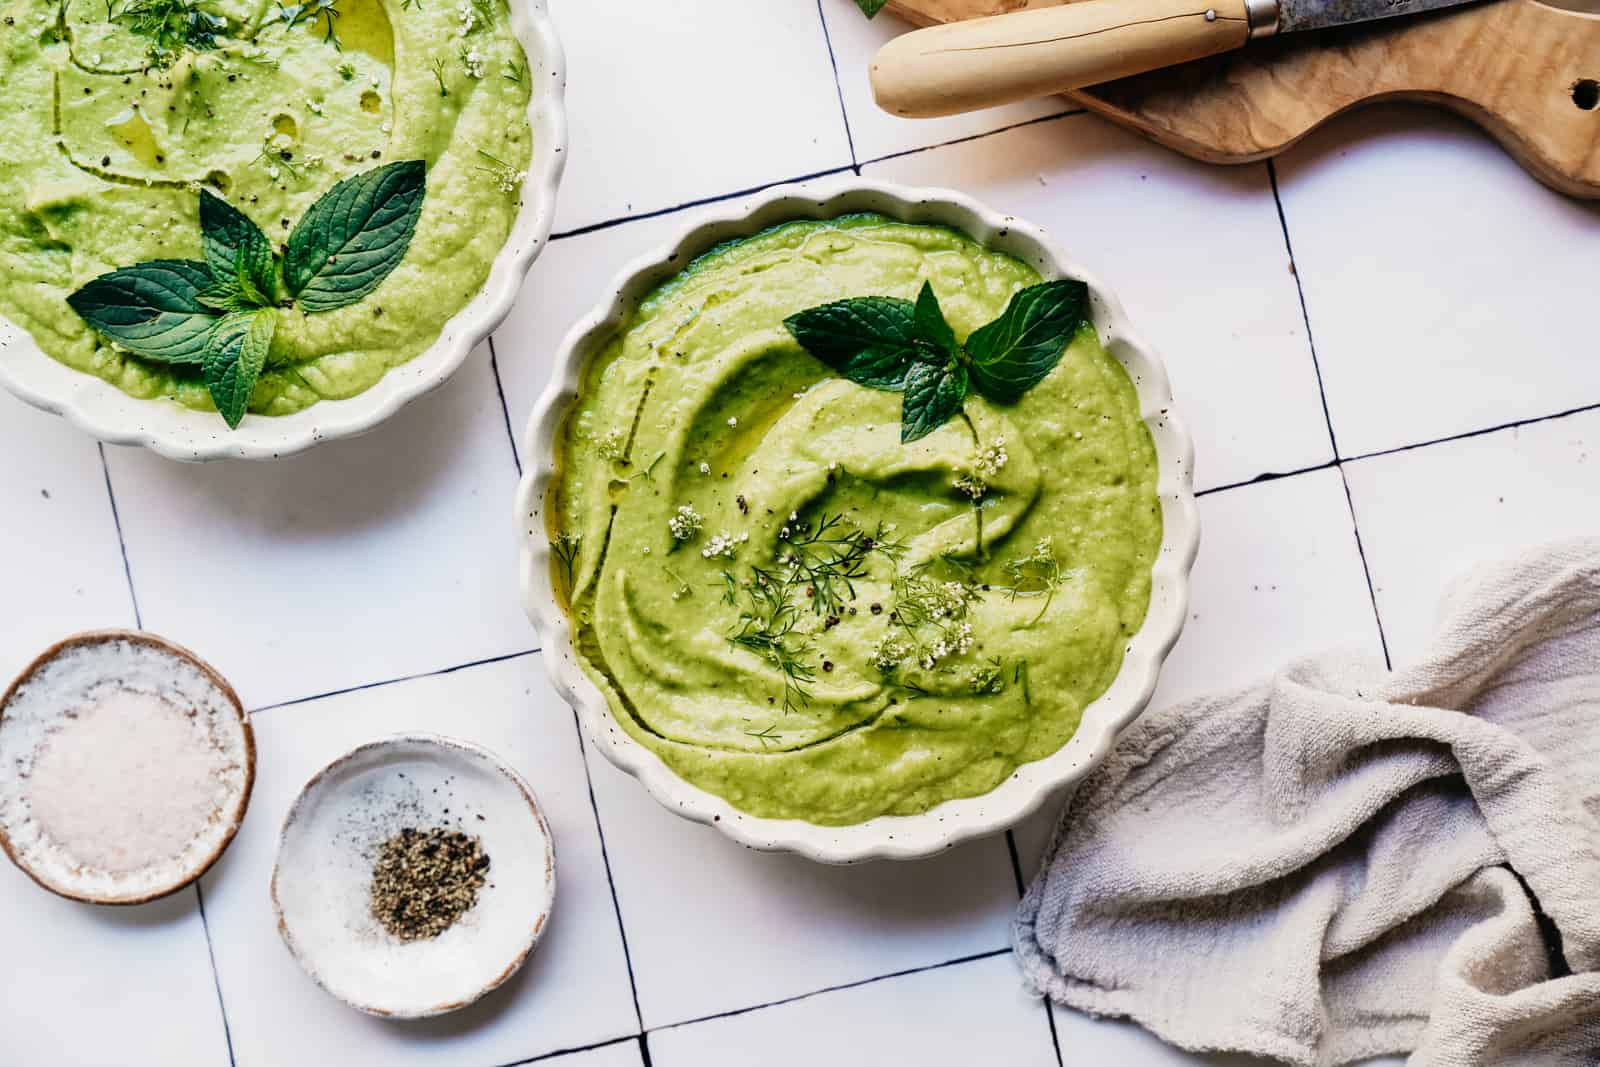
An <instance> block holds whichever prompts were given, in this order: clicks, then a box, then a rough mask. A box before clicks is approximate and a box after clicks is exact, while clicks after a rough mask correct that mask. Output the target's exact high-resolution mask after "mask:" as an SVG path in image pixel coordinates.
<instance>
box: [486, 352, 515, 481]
mask: <svg viewBox="0 0 1600 1067" xmlns="http://www.w3.org/2000/svg"><path fill="white" fill-rule="evenodd" d="M489 371H490V373H492V374H493V375H494V391H495V392H496V393H499V394H500V413H501V414H502V415H504V416H505V417H506V437H508V438H510V440H511V462H512V464H513V465H515V466H516V468H517V477H518V478H521V477H522V457H521V456H519V455H517V432H516V431H515V430H513V429H512V428H511V405H509V404H507V403H506V387H505V383H504V382H502V381H501V380H500V353H498V352H497V351H495V347H494V334H492V333H491V334H490V335H489Z"/></svg>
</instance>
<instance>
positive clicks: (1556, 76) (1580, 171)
mask: <svg viewBox="0 0 1600 1067" xmlns="http://www.w3.org/2000/svg"><path fill="white" fill-rule="evenodd" d="M1064 2H1066V0H890V2H889V9H890V10H892V11H895V12H897V13H898V14H900V15H903V16H904V17H906V18H908V19H910V20H911V21H912V22H916V23H919V24H922V25H928V24H931V23H937V22H950V21H953V20H955V19H963V18H975V17H977V16H979V15H995V14H1000V13H1001V12H1005V11H1016V10H1019V9H1022V8H1027V7H1045V6H1049V5H1052V4H1059V3H1064ZM1597 83H1600V15H1594V14H1582V13H1579V12H1576V11H1569V10H1566V9H1564V8H1557V7H1551V6H1548V5H1546V4H1544V3H1541V2H1539V0H1489V2H1486V3H1481V4H1478V5H1475V6H1470V7H1465V8H1458V9H1456V10H1452V11H1445V12H1439V13H1435V14H1431V15H1426V16H1420V17H1416V18H1404V19H1392V20H1389V21H1387V22H1383V23H1369V24H1367V25H1365V26H1355V27H1347V28H1344V29H1338V30H1330V31H1325V32H1322V33H1315V34H1304V35H1297V34H1289V35H1285V36H1283V37H1277V38H1271V39H1267V40H1263V41H1257V42H1252V43H1251V44H1249V45H1246V46H1245V47H1244V48H1243V49H1242V50H1240V51H1238V52H1234V53H1232V54H1229V55H1224V56H1216V57H1213V58H1211V59H1202V60H1198V61H1196V62H1194V63H1186V64H1184V65H1183V66H1180V67H1173V68H1171V69H1168V70H1163V71H1154V72H1152V73H1150V74H1141V75H1139V76H1138V77H1134V78H1124V79H1122V80H1121V81H1115V82H1108V83H1107V84H1105V85H1097V86H1094V87H1093V88H1091V89H1083V90H1078V91H1075V92H1073V93H1071V94H1069V95H1070V96H1072V97H1073V98H1074V99H1075V100H1077V101H1079V102H1080V103H1082V104H1083V105H1084V106H1086V107H1089V108H1091V109H1093V110H1094V111H1097V112H1099V113H1100V114H1102V115H1105V116H1106V117H1107V118H1110V119H1112V120H1114V121H1116V122H1119V123H1121V124H1122V125H1124V126H1129V127H1131V128H1133V129H1135V130H1137V131H1139V132H1140V133H1143V134H1145V135H1146V136H1148V137H1151V138H1153V139H1154V140H1156V141H1158V142H1160V143H1161V144H1164V145H1166V146H1168V147H1169V148H1174V149H1177V150H1178V151H1179V152H1182V153H1184V154H1185V155H1189V156H1193V157H1195V158H1196V159H1202V160H1206V161H1208V162H1212V163H1248V162H1252V161H1255V160H1259V159H1265V158H1267V157H1269V156H1273V155H1276V154H1277V153H1279V152H1281V151H1283V150H1284V149H1285V148H1287V147H1289V146H1290V145H1292V144H1294V143H1295V142H1296V141H1298V140H1299V139H1300V138H1302V137H1304V136H1305V135H1306V134H1308V133H1310V132H1311V131H1312V130H1313V129H1315V128H1316V127H1317V126H1319V125H1321V124H1322V123H1323V122H1325V121H1327V120H1328V119H1330V118H1332V117H1333V116H1335V115H1338V114H1339V113H1340V112H1343V111H1347V110H1349V109H1350V108H1353V107H1357V106H1360V105H1361V104H1364V103H1367V102H1370V101H1376V100H1383V99H1396V98H1400V99H1411V100H1420V101H1424V102H1426V103H1430V104H1439V105H1442V106H1444V107H1448V108H1451V109H1452V110H1455V111H1458V112H1460V113H1461V114H1463V115H1465V116H1467V118H1469V119H1471V120H1472V121H1473V122H1476V123H1477V124H1478V125H1480V126H1482V127H1483V128H1484V129H1485V130H1487V131H1488V132H1489V133H1490V134H1491V135H1492V136H1493V137H1494V138H1495V139H1496V140H1498V141H1499V142H1500V143H1501V144H1502V145H1503V146H1505V148H1506V150H1507V151H1508V152H1510V153H1511V154H1512V155H1513V156H1515V157H1516V158H1517V160H1518V161H1519V162H1521V163H1522V165H1523V166H1524V167H1526V168H1527V169H1528V171H1529V172H1530V173H1532V174H1533V175H1534V177H1536V178H1538V179H1539V180H1540V181H1543V182H1545V183H1546V184H1548V185H1550V186H1552V187H1554V188H1555V189H1558V190H1560V191H1561V192H1563V193H1567V194H1569V195H1571V196H1579V197H1591V198H1600V106H1597V104H1600V101H1597V99H1596V97H1597V96H1600V84H1597Z"/></svg>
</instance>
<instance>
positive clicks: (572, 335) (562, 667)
mask: <svg viewBox="0 0 1600 1067" xmlns="http://www.w3.org/2000/svg"><path fill="white" fill-rule="evenodd" d="M855 211H877V212H880V213H882V214H885V215H888V216H890V217H891V218H896V219H899V220H901V221H904V222H927V223H936V224H942V225H946V226H952V227H954V228H956V229H958V230H960V231H962V232H964V233H966V234H968V235H970V236H971V237H973V238H974V239H975V240H977V241H978V242H979V243H980V244H983V245H984V246H986V247H989V248H993V249H996V250H998V251H1002V252H1007V253H1009V254H1011V255H1013V256H1016V257H1017V258H1019V259H1021V260H1023V261H1024V262H1027V263H1029V264H1030V265H1032V266H1033V267H1035V268H1036V269H1037V270H1038V271H1039V272H1040V274H1042V275H1043V276H1044V277H1046V278H1056V277H1062V276H1070V277H1074V278H1080V279H1082V280H1083V281H1085V282H1087V283H1088V285H1089V288H1090V299H1091V307H1092V313H1091V314H1092V318H1093V320H1094V322H1095V325H1096V327H1097V328H1098V329H1099V332H1100V336H1101V340H1102V341H1103V342H1104V343H1105V344H1106V347H1107V350H1108V351H1109V352H1111V353H1112V355H1114V356H1115V357H1116V358H1117V359H1118V360H1119V361H1120V362H1121V363H1122V365H1123V366H1124V367H1125V368H1126V369H1127V371H1128V373H1129V376H1130V377H1131V378H1132V379H1133V381H1134V385H1135V387H1136V388H1137V391H1138V395H1139V401H1140V409H1141V412H1142V415H1143V417H1144V421H1145V424H1146V425H1147V426H1148V427H1149V429H1150V433H1151V436H1152V438H1153V439H1154V441H1155V446H1156V452H1157V457H1158V463H1159V475H1158V481H1157V493H1158V495H1159V498H1160V501H1161V512H1162V522H1163V533H1162V542H1161V548H1160V551H1159V552H1158V554H1157V557H1156V562H1155V564H1154V566H1153V568H1152V572H1151V591H1150V606H1149V609H1148V612H1147V614H1146V616H1145V620H1144V623H1143V624H1142V625H1141V626H1140V628H1139V630H1138V631H1137V632H1136V633H1135V634H1134V635H1133V636H1132V638H1130V639H1129V641H1128V646H1127V652H1126V655H1125V656H1124V659H1123V663H1122V667H1121V669H1120V670H1119V671H1118V673H1117V676H1116V678H1115V679H1114V680H1113V681H1112V684H1111V686H1110V687H1109V688H1108V689H1107V690H1106V691H1105V692H1104V693H1103V694H1101V696H1100V697H1099V698H1098V699H1096V700H1095V701H1093V702H1092V703H1091V704H1090V705H1089V706H1088V707H1087V708H1086V709H1084V713H1083V718H1082V722H1081V723H1080V725H1079V727H1078V730H1077V732H1076V733H1075V734H1074V735H1073V736H1072V738H1071V740H1069V741H1068V742H1067V744H1065V745H1064V746H1062V747H1061V748H1060V749H1059V750H1057V751H1056V752H1055V753H1053V754H1052V755H1050V756H1047V757H1045V758H1044V759H1041V760H1037V761H1035V762H1033V763H1026V764H1023V765H1022V766H1020V767H1018V768H1016V770H1015V771H1013V772H1012V774H1011V776H1010V777H1009V778H1007V779H1006V780H1005V781H1004V782H1002V783H1001V784H1000V785H998V786H996V787H995V788H994V789H992V790H990V791H989V792H988V793H984V794H982V795H980V796H975V797H963V798H960V799H954V800H947V801H944V802H943V803H941V804H939V805H937V806H936V807H934V808H932V809H930V810H928V811H926V812H922V813H920V814H917V815H884V816H878V817H876V818H873V819H869V820H867V821H865V822H861V823H856V824H853V825H848V826H823V825H818V824H814V823H808V822H804V821H802V820H797V819H767V818H759V817H757V816H754V815H749V814H747V813H745V812H743V811H740V810H739V809H737V808H735V807H734V806H733V805H732V804H730V803H729V802H728V801H726V800H724V799H723V798H721V797H719V796H716V795H714V794H712V793H708V792H706V791H705V790H702V789H700V788H698V787H697V786H694V785H691V784H690V783H688V782H687V781H685V780H684V779H682V778H680V777H678V775H677V774H675V773H674V772H673V771H672V770H671V769H670V768H668V767H667V765H666V764H665V763H663V762H662V760H661V758H660V757H659V756H657V755H656V754H655V753H654V752H652V751H650V750H649V749H648V748H646V747H645V746H644V745H642V744H640V743H639V742H637V741H635V740H634V739H633V738H632V737H631V736H629V735H628V733H627V732H626V731H624V730H623V729H622V728H621V727H620V726H619V725H618V724H617V723H616V721H615V720H614V719H613V718H612V715H611V711H610V709H609V707H608V706H607V704H606V701H605V698H604V697H603V696H602V695H601V693H600V691H599V689H598V688H596V686H595V685H594V683H593V682H591V681H590V680H589V678H588V677H587V676H586V675H585V674H584V673H583V671H582V669H581V668H580V667H579V666H578V661H577V653H576V650H575V648H574V647H573V641H572V627H571V625H570V623H569V621H568V619H567V616H566V614H565V612H564V611H563V610H562V608H561V606H560V604H559V603H558V601H557V599H556V594H555V590H554V587H553V583H552V580H551V572H550V546H549V542H548V535H547V533H546V527H545V515H544V505H545V498H546V494H547V490H548V488H549V486H550V483H551V480H552V479H553V478H554V477H555V466H554V447H553V446H554V443H555V440H556V437H557V435H558V434H559V433H560V432H561V428H562V424H563V422H564V421H565V418H566V415H567V411H568V410H569V408H570V407H571V404H572V402H573V401H574V400H575V399H576V398H577V395H578V384H579V381H580V378H581V375H582V372H583V369H584V366H585V364H586V363H587V361H588V359H589V357H590V356H591V355H592V354H593V353H594V352H595V351H597V350H598V349H599V347H600V346H601V345H603V344H604V342H605V340H606V339H607V338H608V337H610V336H611V335H612V334H613V333H614V332H615V331H616V329H617V328H618V327H619V326H620V325H621V323H622V321H623V318H624V316H625V315H626V314H627V313H628V312H629V310H630V309H631V308H632V307H633V306H634V305H635V304H637V302H638V301H639V299H640V298H641V297H642V296H643V295H644V294H645V293H647V292H648V291H649V290H650V289H651V288H653V287H654V286H655V285H657V284H659V283H660V282H662V281H664V280H665V279H666V278H668V277H670V276H672V275H673V274H676V273H677V272H678V271H679V270H681V269H682V268H683V267H684V266H685V265H686V264H687V263H688V262H689V261H690V260H691V259H693V258H694V257H695V256H697V255H699V254H701V253H702V252H705V251H706V250H708V249H709V248H711V247H712V246H713V245H716V244H719V243H721V242H723V241H726V240H729V239H733V238H740V237H746V236H749V235H751V234H754V233H756V232H758V231H760V230H762V229H765V228H766V227H768V226H772V225H775V224H777V223H781V222H786V221H791V220H795V219H806V218H816V219H822V218H832V217H836V216H838V215H842V214H847V213H850V212H855ZM612 293H613V295H612V297H611V299H610V301H609V302H607V303H606V304H603V305H601V306H600V307H598V308H596V309H595V310H594V311H593V312H591V313H590V314H589V315H588V316H586V317H585V318H583V319H582V320H580V321H579V322H578V323H577V324H576V325H574V326H573V328H572V329H571V331H570V332H569V333H568V334H567V336H566V338H565V339H564V340H563V342H562V346H561V349H560V351H559V352H558V354H557V356H556V361H555V370H554V373H553V375H552V377H551V380H550V383H549V385H548V386H547V387H546V389H545V391H544V393H543V394H542V395H541V396H540V398H539V400H538V402H537V403H536V404H535V406H534V409H533V413H532V415H531V417H530V420H529V423H528V429H527V434H526V437H525V440H524V445H525V448H524V455H525V456H526V457H527V463H528V470H527V473H526V474H525V476H524V477H523V480H522V483H521V486H520V488H519V491H518V500H517V521H518V524H519V538H520V540H521V546H522V548H521V581H522V599H523V604H524V607H525V608H526V610H527V612H528V616H529V618H530V619H532V621H533V624H534V626H535V628H536V629H537V630H538V632H539V637H540V641H541V647H542V649H543V652H544V657H543V658H544V662H545V666H546V669H547V671H548V672H549V675H550V678H551V680H552V682H553V683H554V685H555V687H556V689H557V691H559V692H560V693H561V695H562V696H563V697H564V698H565V699H566V701H567V702H568V703H569V704H571V705H572V706H573V707H574V708H576V709H577V711H578V714H579V717H580V718H581V719H582V720H583V723H584V726H585V728H586V729H587V731H588V733H589V736H590V739H591V740H592V741H593V743H594V744H595V746H596V747H597V748H598V749H599V750H600V751H601V752H603V753H604V754H605V755H606V757H607V758H608V759H610V760H611V762H612V763H614V764H616V766H617V767H619V768H621V769H622V770H624V771H626V772H627V773H629V774H631V775H633V776H634V777H635V778H637V779H639V781H640V782H641V783H642V784H643V785H644V787H645V788H646V789H647V790H648V791H649V793H650V794H651V796H653V797H655V799H656V800H657V801H659V802H660V803H661V804H662V805H663V806H665V807H666V808H667V809H669V810H671V811H673V812H676V813H677V814H678V815H681V816H683V817H684V818H686V819H691V820H693V821H695V822H701V823H706V824H708V825H712V826H714V827H715V828H716V829H718V830H720V831H722V832H723V833H724V834H726V835H727V836H729V837H731V838H732V839H734V840H735V841H738V842H739V843H740V844H743V845H746V846H748V847H750V848H753V849H759V850H762V851H789V852H796V853H799V854H800V855H802V856H806V857H808V858H810V859H813V860H817V861H819V862H823V863H855V862H859V861H863V860H869V859H915V858H919V857H923V856H928V855H931V854H933V853H936V852H940V851H942V850H944V849H948V848H951V847H953V846H954V845H957V844H959V843H961V842H963V841H967V840H970V839H972V838H975V837H980V836H984V835H987V834H992V833H998V832H1000V831H1003V830H1006V829H1008V828H1010V827H1011V826H1014V825H1015V824H1016V823H1018V822H1019V821H1021V820H1022V819H1024V818H1026V817H1027V816H1029V815H1031V814H1032V813H1033V812H1034V811H1036V810H1038V808H1039V807H1040V806H1041V805H1043V804H1044V803H1045V801H1046V800H1048V799H1049V798H1050V797H1051V796H1053V795H1056V794H1057V793H1058V792H1059V791H1060V790H1062V789H1064V788H1065V787H1066V786H1068V785H1069V784H1072V783H1075V782H1077V781H1079V780H1080V779H1082V778H1083V777H1084V776H1085V775H1086V774H1088V772H1089V771H1090V770H1091V769H1093V768H1094V767H1095V766H1096V764H1098V763H1099V762H1100V760H1101V759H1103V758H1104V757H1105V755H1106V754H1107V753H1108V752H1109V751H1110V750H1111V746H1112V743H1113V742H1114V741H1115V740H1116V738H1117V736H1118V735H1119V734H1120V733H1121V732H1122V731H1123V730H1124V729H1126V728H1127V727H1128V726H1129V725H1130V724H1131V723H1132V722H1133V721H1134V719H1136V718H1138V716H1139V714H1140V713H1141V712H1142V711H1143V710H1144V708H1145V707H1146V705H1147V704H1148V703H1149V702H1150V697H1151V695H1152V693H1153V692H1154V691H1155V686H1156V679H1157V676H1158V674H1159V671H1160V668H1161V665H1162V663H1163V661H1164V660H1165V659H1166V656H1167V654H1168V653H1169V652H1170V651H1171V650H1172V647H1173V645H1174V644H1175V643H1176V642H1177V639H1178V635H1179V633H1180V632H1181V631H1182V629H1183V623H1184V619H1185V617H1186V615H1187V612H1188V601H1189V572H1190V569H1191V567H1192V566H1193V564H1194V560H1195V556H1196V554H1197V552H1198V549H1199V532H1200V527H1199V515H1198V511H1197V509H1196V506H1195V497H1194V446H1193V443H1192V442H1191V440H1190V438H1189V435H1188V433H1187V432H1186V431H1185V430H1184V428H1183V426H1182V424H1181V423H1180V422H1179V420H1178V419H1177V418H1175V417H1174V416H1173V415H1172V413H1171V405H1172V394H1171V389H1170V387H1169V385H1168V381H1167V375H1166V371H1165V369H1164V367H1163V366H1162V364H1161V362H1160V360H1159V359H1158V358H1157V357H1156V356H1155V355H1154V354H1153V352H1152V351H1151V350H1150V348H1149V347H1148V346H1147V345H1145V344H1144V343H1142V342H1141V341H1139V340H1138V339H1137V337H1136V335H1135V334H1134V333H1133V331H1132V329H1131V328H1130V327H1129V324H1128V320H1127V316H1126V315H1125V313H1124V312H1123V310H1122V305H1121V304H1120V303H1119V302H1118V301H1117V299H1116V297H1115V296H1113V295H1112V294H1111V292H1110V291H1109V290H1108V289H1107V288H1106V287H1105V286H1104V285H1103V284H1101V283H1100V282H1099V281H1098V280H1097V279H1096V278H1095V276H1094V275H1093V274H1092V273H1090V272H1088V271H1085V270H1083V269H1082V268H1081V267H1079V266H1078V264H1077V263H1076V262H1075V261H1073V260H1072V259H1071V258H1069V257H1068V256H1066V255H1065V254H1064V253H1062V252H1061V251H1060V250H1059V249H1058V248H1057V247H1056V245H1055V244H1054V243H1053V241H1052V240H1051V239H1050V238H1049V237H1048V236H1047V235H1046V234H1045V233H1044V231H1043V230H1041V229H1039V228H1038V227H1036V226H1034V225H1032V224H1030V223H1027V222H1024V221H1022V220H1020V219H1017V218H1015V217H1013V216H1010V215H1001V214H999V213H997V212H995V211H992V210H990V209H988V208H986V207H984V206H983V205H981V204H979V203H978V202H977V201H975V200H973V199H972V198H970V197H968V196H966V195H964V194H962V193H957V192H953V191H950V190H945V189H912V188H907V187H904V186H897V185H892V184H888V183H882V182H876V181H870V180H867V179H861V178H848V177H847V178H841V179H832V180H826V179H825V180H822V181H818V182H816V183H808V184H807V185H806V186H804V187H800V186H793V185H787V186H779V187H777V188H774V189H771V190H768V191H767V192H765V193H763V194H759V195H758V196H756V197H754V198H752V199H750V200H745V201H742V202H738V203H736V205H735V206H733V207H726V208H723V209H722V210H720V211H716V212H712V213H710V214H709V215H697V217H696V219H695V221H693V222H692V223H691V224H690V225H688V226H686V227H685V228H684V229H682V230H681V231H680V232H679V233H678V236H677V238H676V239H675V240H674V241H672V242H671V243H670V244H669V245H668V246H667V247H665V248H663V249H661V250H659V251H657V252H655V253H652V254H648V255H645V256H641V257H640V258H638V259H636V260H634V261H633V262H632V263H630V264H629V265H628V266H627V267H626V268H624V269H623V271H622V272H621V273H620V274H619V275H618V276H617V277H616V279H615V281H614V283H613V286H612Z"/></svg>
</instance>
